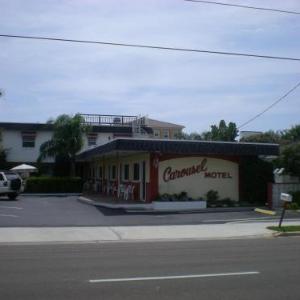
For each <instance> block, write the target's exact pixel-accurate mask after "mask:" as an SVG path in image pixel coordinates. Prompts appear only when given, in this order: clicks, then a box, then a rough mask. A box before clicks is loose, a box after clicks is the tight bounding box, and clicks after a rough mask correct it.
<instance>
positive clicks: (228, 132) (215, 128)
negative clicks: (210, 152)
mask: <svg viewBox="0 0 300 300" xmlns="http://www.w3.org/2000/svg"><path fill="white" fill-rule="evenodd" d="M237 135H238V129H237V127H236V124H235V123H233V122H229V123H228V125H227V124H226V122H225V121H224V120H221V121H220V122H219V125H211V130H210V131H207V132H204V133H203V134H202V136H203V138H204V139H205V140H210V141H228V142H233V141H235V139H236V137H237Z"/></svg>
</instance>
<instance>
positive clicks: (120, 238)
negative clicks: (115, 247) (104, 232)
mask: <svg viewBox="0 0 300 300" xmlns="http://www.w3.org/2000/svg"><path fill="white" fill-rule="evenodd" d="M109 229H110V230H111V231H112V232H113V233H114V234H115V235H116V236H117V238H118V239H119V240H120V241H121V240H122V236H121V234H120V233H119V232H118V231H117V230H115V229H114V228H113V227H109Z"/></svg>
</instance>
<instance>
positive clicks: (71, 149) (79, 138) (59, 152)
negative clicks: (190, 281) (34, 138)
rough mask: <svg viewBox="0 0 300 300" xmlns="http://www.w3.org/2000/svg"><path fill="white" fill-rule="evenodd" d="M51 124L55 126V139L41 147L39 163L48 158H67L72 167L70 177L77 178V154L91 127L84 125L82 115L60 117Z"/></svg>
mask: <svg viewBox="0 0 300 300" xmlns="http://www.w3.org/2000/svg"><path fill="white" fill-rule="evenodd" d="M51 123H53V125H54V133H53V137H52V139H51V140H49V141H47V142H45V143H43V144H42V145H41V147H40V155H39V158H38V162H41V161H42V160H44V159H45V158H46V157H56V156H63V157H67V158H68V159H69V160H70V166H71V170H70V176H75V161H76V154H77V153H78V152H79V151H80V150H81V148H82V146H83V134H84V133H87V132H88V131H89V130H90V127H89V126H87V125H86V124H84V120H83V118H82V116H80V114H76V115H75V116H73V117H72V116H69V115H60V116H58V117H57V118H56V120H55V121H51Z"/></svg>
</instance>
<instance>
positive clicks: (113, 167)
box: [110, 166, 117, 180]
mask: <svg viewBox="0 0 300 300" xmlns="http://www.w3.org/2000/svg"><path fill="white" fill-rule="evenodd" d="M110 175H111V177H110V179H111V180H116V175H117V168H116V166H111V172H110Z"/></svg>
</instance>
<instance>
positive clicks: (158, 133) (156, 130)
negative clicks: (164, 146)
mask: <svg viewBox="0 0 300 300" xmlns="http://www.w3.org/2000/svg"><path fill="white" fill-rule="evenodd" d="M153 135H154V137H155V138H160V129H154V130H153Z"/></svg>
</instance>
